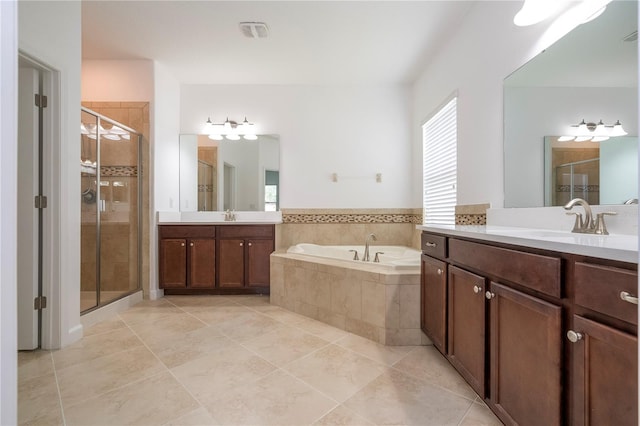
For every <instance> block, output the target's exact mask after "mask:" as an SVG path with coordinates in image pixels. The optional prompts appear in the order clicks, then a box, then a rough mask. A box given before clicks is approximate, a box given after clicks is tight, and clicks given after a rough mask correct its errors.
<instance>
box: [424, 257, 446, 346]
mask: <svg viewBox="0 0 640 426" xmlns="http://www.w3.org/2000/svg"><path fill="white" fill-rule="evenodd" d="M420 285H421V286H420V301H421V303H420V327H421V328H422V331H424V332H425V334H426V335H427V336H428V337H429V338H430V339H431V341H432V342H433V344H434V345H435V347H436V348H438V350H440V352H442V353H446V351H447V347H446V342H447V340H446V336H447V264H446V263H444V262H442V261H440V260H436V259H434V258H432V257H429V256H424V255H423V256H422V273H421V284H420Z"/></svg>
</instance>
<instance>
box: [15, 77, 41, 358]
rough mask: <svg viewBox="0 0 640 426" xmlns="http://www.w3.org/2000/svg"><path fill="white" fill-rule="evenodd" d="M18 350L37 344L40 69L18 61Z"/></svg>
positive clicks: (33, 346)
mask: <svg viewBox="0 0 640 426" xmlns="http://www.w3.org/2000/svg"><path fill="white" fill-rule="evenodd" d="M18 79H19V81H18V205H17V209H18V229H17V231H18V232H17V233H18V241H17V249H18V253H17V254H18V265H17V266H18V268H17V275H18V277H17V278H18V349H19V350H32V349H36V348H37V347H38V341H39V337H38V333H39V327H38V323H39V321H38V310H36V309H34V301H35V299H36V297H38V273H39V267H40V266H39V261H38V257H39V256H38V241H39V237H38V235H39V226H38V223H39V221H38V209H36V208H35V205H34V200H35V196H36V195H37V194H38V193H39V164H38V162H39V120H38V117H39V112H38V107H37V106H36V104H35V96H36V94H38V93H39V79H40V72H39V71H38V70H37V69H34V68H31V67H28V66H23V65H22V64H21V66H20V70H19V75H18Z"/></svg>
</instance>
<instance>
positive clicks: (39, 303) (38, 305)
mask: <svg viewBox="0 0 640 426" xmlns="http://www.w3.org/2000/svg"><path fill="white" fill-rule="evenodd" d="M46 307H47V298H46V297H44V296H38V297H36V298H35V299H34V300H33V309H34V310H36V311H39V310H40V309H44V308H46Z"/></svg>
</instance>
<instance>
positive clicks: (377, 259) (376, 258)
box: [373, 251, 384, 263]
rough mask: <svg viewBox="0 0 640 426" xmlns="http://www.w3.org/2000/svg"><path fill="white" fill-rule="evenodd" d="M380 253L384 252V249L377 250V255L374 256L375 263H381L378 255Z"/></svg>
mask: <svg viewBox="0 0 640 426" xmlns="http://www.w3.org/2000/svg"><path fill="white" fill-rule="evenodd" d="M379 254H384V252H383V251H377V252H376V255H375V257H374V258H373V261H374V262H375V263H380V257H379V256H378V255H379Z"/></svg>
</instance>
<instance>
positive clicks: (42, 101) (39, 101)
mask: <svg viewBox="0 0 640 426" xmlns="http://www.w3.org/2000/svg"><path fill="white" fill-rule="evenodd" d="M36 106H37V107H40V108H46V107H47V97H46V96H45V95H39V94H36Z"/></svg>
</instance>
